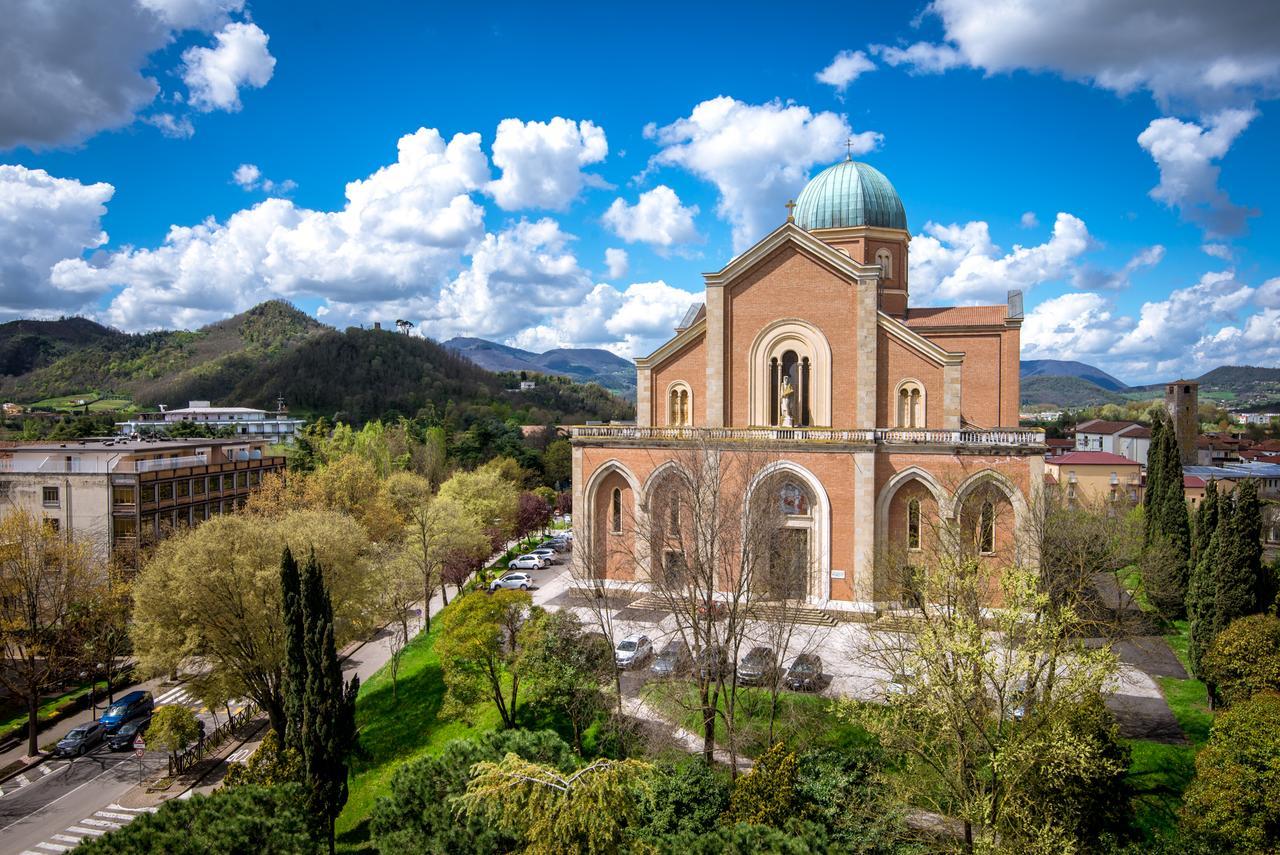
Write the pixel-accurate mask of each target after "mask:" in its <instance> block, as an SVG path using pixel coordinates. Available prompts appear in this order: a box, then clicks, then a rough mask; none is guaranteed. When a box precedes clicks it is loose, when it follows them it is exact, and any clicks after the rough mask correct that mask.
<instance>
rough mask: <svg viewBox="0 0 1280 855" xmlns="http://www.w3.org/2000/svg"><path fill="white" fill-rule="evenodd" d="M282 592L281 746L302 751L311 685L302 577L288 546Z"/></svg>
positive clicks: (282, 564)
mask: <svg viewBox="0 0 1280 855" xmlns="http://www.w3.org/2000/svg"><path fill="white" fill-rule="evenodd" d="M280 589H281V592H282V595H283V597H284V649H285V671H284V717H285V732H284V733H281V734H277V735H278V737H279V738H280V740H281V745H282V746H283V747H285V748H291V749H293V750H294V751H301V750H302V706H303V696H304V694H305V692H306V684H307V653H306V636H305V630H304V626H303V624H304V621H303V613H302V612H303V603H302V577H301V575H300V574H299V573H298V562H297V561H296V560H294V557H293V552H292V551H291V550H290V549H289V547H288V546H286V547H285V548H284V555H283V556H281V559H280Z"/></svg>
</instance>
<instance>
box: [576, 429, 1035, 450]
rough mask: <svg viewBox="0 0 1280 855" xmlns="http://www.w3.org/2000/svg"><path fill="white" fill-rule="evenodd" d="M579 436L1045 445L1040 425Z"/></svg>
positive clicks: (587, 434) (582, 433) (594, 434)
mask: <svg viewBox="0 0 1280 855" xmlns="http://www.w3.org/2000/svg"><path fill="white" fill-rule="evenodd" d="M569 435H570V437H572V438H573V439H575V440H586V441H591V440H605V441H615V442H628V441H630V442H635V441H639V442H692V441H695V440H705V441H711V442H742V443H752V442H758V443H773V442H803V443H836V444H856V445H896V446H901V445H943V446H959V445H965V446H1002V447H1009V448H1022V447H1029V446H1030V447H1035V448H1037V449H1043V447H1044V432H1043V431H1040V430H1013V429H1009V430H917V429H909V428H904V429H889V428H876V429H875V430H870V429H852V430H844V429H836V428H781V427H752V428H699V427H637V426H634V425H582V426H575V427H571V428H569Z"/></svg>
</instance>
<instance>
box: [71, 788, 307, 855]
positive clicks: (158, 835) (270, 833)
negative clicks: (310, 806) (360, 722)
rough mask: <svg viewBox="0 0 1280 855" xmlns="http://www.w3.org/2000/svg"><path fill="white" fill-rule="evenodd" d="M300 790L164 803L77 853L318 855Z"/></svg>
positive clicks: (239, 791)
mask: <svg viewBox="0 0 1280 855" xmlns="http://www.w3.org/2000/svg"><path fill="white" fill-rule="evenodd" d="M304 801H305V799H304V798H303V793H302V788H301V787H300V786H299V785H297V784H288V785H282V786H278V787H262V786H241V787H224V788H222V789H220V790H217V791H216V792H214V793H213V794H212V795H208V796H203V795H196V796H193V797H192V798H190V799H173V800H172V801H168V802H165V803H164V804H162V805H161V806H160V809H159V810H157V811H156V812H155V813H144V814H142V815H140V816H139V817H138V818H137V819H135V820H133V821H132V822H130V823H129V824H128V825H126V826H124V827H123V828H121V829H119V830H117V831H113V832H111V833H110V834H104V835H102V836H101V837H98V838H96V839H91V838H86V839H85V840H84V842H83V843H81V844H80V845H79V846H77V847H76V851H77V852H87V853H89V855H206V853H209V852H218V853H225V855H314V853H317V852H318V851H319V848H318V847H317V846H316V844H315V842H314V841H313V840H312V838H311V834H310V830H309V825H310V819H311V818H310V816H308V814H307V812H306V808H305V807H304Z"/></svg>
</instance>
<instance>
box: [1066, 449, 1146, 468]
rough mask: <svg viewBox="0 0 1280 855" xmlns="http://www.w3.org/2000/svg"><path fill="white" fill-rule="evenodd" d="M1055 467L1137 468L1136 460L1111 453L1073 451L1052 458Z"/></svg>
mask: <svg viewBox="0 0 1280 855" xmlns="http://www.w3.org/2000/svg"><path fill="white" fill-rule="evenodd" d="M1049 462H1051V463H1052V464H1053V465H1054V466H1073V465H1074V466H1137V465H1138V463H1137V461H1135V460H1130V459H1129V458H1127V457H1121V456H1120V455H1119V454H1112V453H1111V452H1110V451H1073V452H1071V453H1070V454H1064V455H1062V456H1061V457H1054V458H1051V459H1050V461H1049Z"/></svg>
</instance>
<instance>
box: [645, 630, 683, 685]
mask: <svg viewBox="0 0 1280 855" xmlns="http://www.w3.org/2000/svg"><path fill="white" fill-rule="evenodd" d="M692 665H693V657H692V656H690V655H689V647H688V645H686V644H685V643H684V639H683V638H677V639H675V640H674V641H672V642H671V643H669V644H668V645H667V646H666V647H664V648H662V652H661V653H659V654H658V655H657V656H655V657H654V659H653V664H652V665H650V666H649V671H650V673H652V674H653V676H655V677H679V676H680V675H681V674H684V673H686V672H688V670H689V668H690V667H691V666H692Z"/></svg>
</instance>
